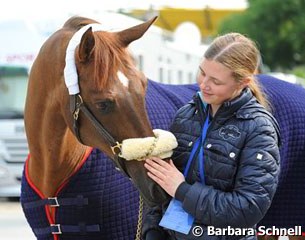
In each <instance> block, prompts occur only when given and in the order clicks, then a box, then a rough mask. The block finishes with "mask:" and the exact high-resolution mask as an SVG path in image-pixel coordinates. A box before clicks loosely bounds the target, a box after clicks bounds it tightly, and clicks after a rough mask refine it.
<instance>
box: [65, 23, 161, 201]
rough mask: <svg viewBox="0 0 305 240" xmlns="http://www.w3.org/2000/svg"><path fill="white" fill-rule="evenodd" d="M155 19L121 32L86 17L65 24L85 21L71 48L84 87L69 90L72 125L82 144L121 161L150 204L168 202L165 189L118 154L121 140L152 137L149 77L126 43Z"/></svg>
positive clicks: (68, 110) (139, 164) (138, 164)
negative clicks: (148, 110) (98, 25)
mask: <svg viewBox="0 0 305 240" xmlns="http://www.w3.org/2000/svg"><path fill="white" fill-rule="evenodd" d="M155 19H156V18H154V19H152V20H150V21H147V22H145V23H142V24H140V25H137V26H135V27H132V28H129V29H126V30H123V31H119V32H107V31H100V30H98V31H96V30H94V27H93V25H95V24H92V26H90V25H89V26H88V25H87V24H88V23H94V22H93V21H92V22H90V21H89V22H88V19H84V18H73V19H70V20H69V21H68V22H67V23H66V24H65V25H64V28H65V27H66V28H71V25H73V24H76V23H77V24H78V26H84V25H85V30H83V32H82V33H81V35H80V36H79V37H78V38H79V39H78V40H77V39H76V43H72V47H71V46H70V45H69V46H68V48H67V49H68V50H69V47H70V48H72V57H73V60H72V68H73V65H75V67H76V68H75V70H76V71H75V72H77V79H76V81H77V85H79V86H77V87H76V88H78V87H79V91H78V90H76V92H75V89H74V90H73V88H74V87H75V86H74V87H73V86H72V87H71V89H69V92H70V96H69V97H68V93H67V94H66V96H67V98H66V101H65V102H66V106H65V111H66V114H65V115H66V116H67V117H66V120H67V122H68V125H69V127H70V129H71V130H72V131H73V132H74V133H75V135H76V136H77V137H78V139H79V141H81V142H82V143H83V144H85V145H88V146H92V147H97V148H99V149H101V150H102V151H104V152H105V153H106V154H107V155H108V156H109V157H110V158H111V159H113V160H116V164H118V165H120V168H121V169H123V170H124V171H125V173H127V175H129V176H130V178H131V179H132V181H133V183H134V184H135V186H136V187H137V188H138V189H139V190H140V192H141V193H142V196H143V197H144V199H145V200H146V202H147V203H148V204H155V203H160V202H162V201H164V200H165V198H166V193H165V192H164V191H163V190H162V189H161V188H160V187H159V186H158V185H157V184H156V183H155V182H153V181H152V180H151V179H150V178H149V177H148V176H147V173H146V170H145V168H144V166H143V162H139V161H124V160H123V161H122V160H121V161H117V159H118V158H117V157H116V154H117V153H118V151H119V150H120V149H119V145H117V143H120V142H122V141H123V140H124V139H129V138H143V137H149V136H153V132H152V128H151V125H150V122H149V119H148V116H147V113H146V108H145V92H146V85H147V79H146V77H145V76H144V75H143V74H142V73H141V72H140V71H138V70H137V68H136V67H135V64H134V62H133V59H132V57H131V56H130V54H129V52H128V50H127V47H128V45H129V44H130V43H131V42H132V41H134V40H137V39H139V38H140V37H142V35H143V34H144V33H145V32H146V31H147V29H148V28H149V27H150V26H151V24H152V23H153V22H154V21H155ZM78 32H79V31H78ZM74 36H75V35H74ZM71 41H75V39H73V38H72V40H71ZM71 41H70V44H71ZM73 44H74V45H75V46H74V47H73ZM73 48H74V49H73ZM68 50H67V54H66V69H65V71H66V72H68V73H66V72H65V80H66V81H68V82H69V81H70V82H73V80H71V79H69V78H70V75H71V74H70V73H69V72H70V69H69V68H70V67H69V64H71V63H70V62H69V56H68V55H69V52H68ZM70 50H71V49H70ZM70 55H71V53H70ZM67 61H68V62H67ZM67 68H68V69H67ZM72 72H73V71H72ZM72 75H73V74H72ZM67 85H69V83H68V84H67ZM71 85H75V81H74V83H71ZM111 147H112V148H111ZM113 147H114V148H113Z"/></svg>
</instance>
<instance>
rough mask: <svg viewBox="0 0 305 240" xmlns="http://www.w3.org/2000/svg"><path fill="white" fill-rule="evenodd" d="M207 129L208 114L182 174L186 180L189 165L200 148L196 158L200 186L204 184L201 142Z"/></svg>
mask: <svg viewBox="0 0 305 240" xmlns="http://www.w3.org/2000/svg"><path fill="white" fill-rule="evenodd" d="M208 127H209V113H208V114H207V117H206V119H205V122H204V125H203V128H202V133H201V136H200V137H199V138H198V139H197V140H196V142H195V144H194V146H193V148H192V151H191V155H190V157H189V159H188V161H187V164H186V167H185V169H184V172H183V175H184V177H185V178H186V176H187V173H188V171H189V169H190V166H191V163H192V161H193V159H194V155H195V153H196V152H197V150H198V148H199V147H200V150H199V155H198V158H199V173H200V179H201V182H202V184H205V181H204V150H203V142H204V140H205V138H206V135H207V131H208Z"/></svg>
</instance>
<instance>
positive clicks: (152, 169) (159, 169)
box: [144, 157, 185, 197]
mask: <svg viewBox="0 0 305 240" xmlns="http://www.w3.org/2000/svg"><path fill="white" fill-rule="evenodd" d="M144 167H145V168H146V169H147V170H148V172H147V174H148V176H149V177H150V178H151V179H153V180H154V181H155V182H156V183H158V184H159V185H160V186H161V187H162V188H163V189H164V190H165V191H166V192H167V193H168V194H169V195H170V196H172V197H174V196H175V193H176V190H177V188H178V186H179V185H180V184H181V183H182V182H184V181H185V179H184V176H183V174H182V173H181V172H180V171H179V170H178V169H177V168H176V166H175V165H174V163H173V161H172V160H171V159H170V161H169V163H168V162H166V161H164V160H162V159H160V158H156V157H151V158H149V159H146V160H145V164H144Z"/></svg>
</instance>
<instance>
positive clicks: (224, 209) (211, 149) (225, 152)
mask: <svg viewBox="0 0 305 240" xmlns="http://www.w3.org/2000/svg"><path fill="white" fill-rule="evenodd" d="M206 117H207V113H206V110H205V108H204V107H203V105H202V102H201V100H200V98H199V97H198V96H195V97H194V99H193V101H191V102H190V103H189V104H187V105H185V106H184V107H182V108H181V109H180V110H179V111H178V112H177V115H176V117H175V119H174V122H173V124H172V126H171V131H172V132H173V133H174V134H175V136H176V138H177V140H178V147H177V148H176V149H175V152H174V155H173V157H172V158H173V160H174V163H175V164H176V166H177V167H178V168H179V169H180V170H181V171H183V168H184V167H185V166H186V162H187V160H188V158H189V155H190V151H191V149H192V145H193V143H194V142H195V141H196V139H197V138H198V137H199V135H200V134H201V129H202V125H203V122H204V121H205V118H206ZM279 136H280V133H279V127H278V124H277V122H276V120H275V119H274V117H273V116H272V115H271V114H270V113H269V112H267V111H266V110H265V109H264V108H263V107H262V106H261V105H260V104H258V103H257V101H256V99H255V98H254V97H253V95H252V93H251V91H250V90H249V89H245V90H244V91H243V93H242V94H241V96H240V97H239V98H237V99H235V100H233V101H229V102H226V103H224V104H223V105H222V106H221V108H220V109H219V110H218V111H217V113H216V115H215V116H214V118H213V119H212V121H211V123H210V126H209V129H208V132H207V137H206V139H205V142H204V146H203V147H204V159H205V162H204V169H205V184H206V185H203V184H202V183H200V174H199V170H198V169H199V168H198V166H197V165H198V160H197V159H196V160H197V161H196V160H194V161H193V164H192V165H191V169H190V171H189V174H188V176H187V178H186V180H187V183H183V184H181V185H180V186H179V188H178V190H177V192H176V196H175V197H176V198H177V199H178V200H180V201H181V202H182V203H183V208H184V210H186V211H187V212H188V213H190V214H192V215H193V216H194V217H195V222H194V225H200V226H201V227H202V228H203V229H205V230H206V226H214V227H217V228H226V227H228V226H231V227H233V228H251V227H255V225H256V223H258V222H259V221H260V220H261V219H262V218H263V216H264V215H265V213H266V212H267V210H268V208H269V207H270V204H271V201H272V198H273V196H274V193H275V191H276V187H277V184H278V175H279V169H280V168H279V164H280V153H279V142H280V138H279ZM164 210H165V208H163V210H162V211H163V212H164ZM160 213H161V212H160V211H159V212H158V207H157V208H156V209H151V210H150V211H149V213H148V214H147V216H146V222H145V224H144V228H143V231H144V234H145V231H148V229H158V227H157V226H156V225H155V226H154V224H156V223H157V222H158V221H159V219H160ZM158 214H159V215H158ZM167 233H168V234H169V235H170V236H171V237H170V239H184V240H186V239H207V238H208V239H222V238H224V237H221V236H219V237H214V238H212V237H210V236H207V235H206V234H207V232H206V231H205V233H204V234H203V235H202V236H201V237H199V238H198V237H195V236H194V235H193V234H192V231H191V232H190V233H189V235H188V236H186V235H182V234H180V233H177V232H174V231H168V232H167ZM238 238H241V237H236V236H227V238H226V239H238ZM252 238H255V237H254V236H253V237H252Z"/></svg>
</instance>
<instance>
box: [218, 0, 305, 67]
mask: <svg viewBox="0 0 305 240" xmlns="http://www.w3.org/2000/svg"><path fill="white" fill-rule="evenodd" d="M248 1H249V7H248V8H247V9H246V10H245V11H244V12H243V13H241V14H239V15H231V16H230V17H229V18H227V19H225V20H224V21H222V23H221V25H220V28H219V33H221V34H222V33H226V32H230V31H237V32H241V33H243V34H245V35H247V36H249V37H250V38H252V39H253V40H255V41H256V42H257V43H258V46H259V49H260V51H261V53H262V58H263V61H264V63H265V64H267V65H268V66H269V67H270V68H271V69H277V68H281V69H290V68H292V67H294V66H296V65H301V64H305V14H304V12H305V1H303V0H286V1H279V0H268V1H266V0H248Z"/></svg>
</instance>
